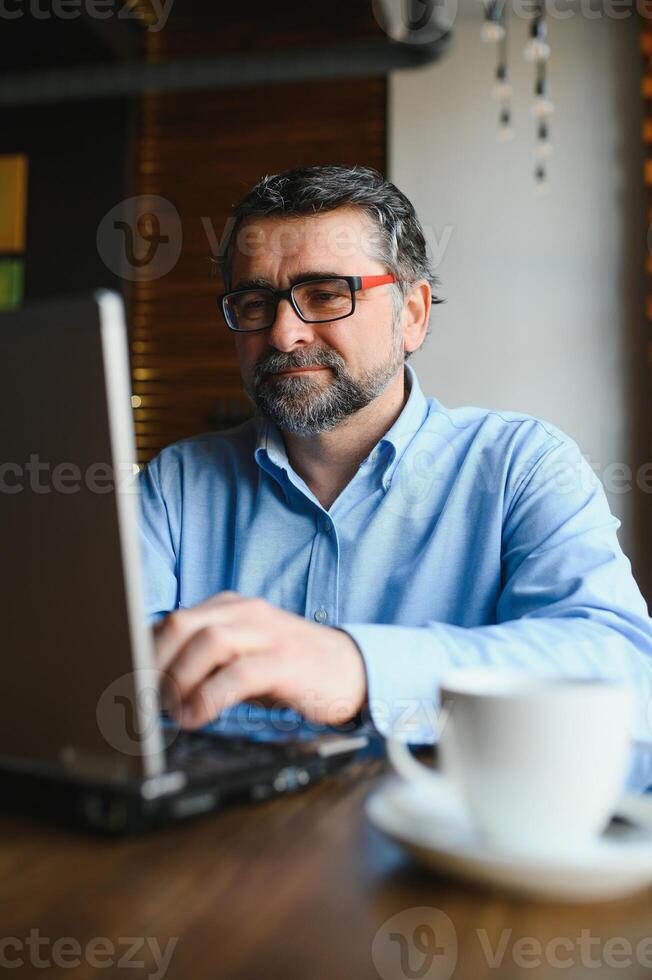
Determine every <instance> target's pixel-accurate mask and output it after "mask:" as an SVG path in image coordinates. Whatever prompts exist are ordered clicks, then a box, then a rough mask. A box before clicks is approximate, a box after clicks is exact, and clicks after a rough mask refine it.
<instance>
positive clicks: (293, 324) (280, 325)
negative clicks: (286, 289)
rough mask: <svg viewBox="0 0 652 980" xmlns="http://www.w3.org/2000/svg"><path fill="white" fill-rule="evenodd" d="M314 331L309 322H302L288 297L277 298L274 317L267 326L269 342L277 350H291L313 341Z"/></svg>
mask: <svg viewBox="0 0 652 980" xmlns="http://www.w3.org/2000/svg"><path fill="white" fill-rule="evenodd" d="M314 341H315V332H314V330H313V325H312V324H311V323H304V321H303V320H302V319H301V317H300V316H299V315H298V314H297V313H296V311H295V310H294V308H293V306H292V304H291V303H290V301H289V300H288V299H285V298H283V299H281V300H279V304H278V307H277V309H276V319H275V320H274V323H273V324H272V326H271V327H270V328H269V342H270V344H271V345H272V346H273V347H276V348H277V349H278V350H284V351H288V350H292V349H293V348H294V347H297V346H300V347H304V346H307V345H309V344H312V343H314Z"/></svg>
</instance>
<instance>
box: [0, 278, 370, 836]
mask: <svg viewBox="0 0 652 980" xmlns="http://www.w3.org/2000/svg"><path fill="white" fill-rule="evenodd" d="M130 395H131V391H130V372H129V360H128V350H127V338H126V329H125V322H124V311H123V305H122V300H121V298H120V297H119V296H118V295H117V294H115V293H111V292H104V291H103V292H97V293H95V294H93V295H87V296H79V297H72V298H70V299H63V300H62V299H57V300H55V301H52V302H44V303H40V304H37V305H34V306H32V307H25V308H23V309H20V310H17V311H12V312H10V313H4V314H2V315H0V420H1V421H0V426H1V429H0V432H1V443H0V444H1V446H2V451H1V454H0V540H1V541H2V548H3V562H2V569H3V571H2V589H3V600H4V601H3V610H4V614H3V630H2V640H3V647H4V649H3V658H2V660H3V678H4V685H3V686H4V698H3V702H4V703H3V712H2V724H1V727H0V770H1V775H0V778H1V779H2V780H3V783H4V784H5V788H6V789H8V790H9V792H8V793H3V798H5V799H8V800H10V802H11V803H12V804H16V805H17V806H18V807H19V809H24V808H25V807H26V808H27V809H34V808H38V809H39V811H41V812H43V811H45V812H46V813H48V814H51V816H53V817H55V818H59V817H61V818H63V819H65V820H70V819H73V820H74V821H75V822H78V823H82V824H86V825H87V826H91V827H94V828H96V829H100V830H109V831H126V830H141V829H145V828H147V827H149V826H153V825H156V824H159V823H164V822H166V821H168V820H170V819H179V818H181V817H186V816H189V815H192V814H195V813H199V812H204V811H207V810H212V809H215V808H216V807H218V806H221V805H222V804H224V803H226V802H229V801H231V800H234V799H239V798H242V797H250V798H253V799H261V798H265V797H267V796H270V795H272V794H274V793H278V792H287V791H288V790H292V789H295V788H299V787H301V786H304V785H307V784H309V783H310V782H312V781H313V780H315V779H317V778H319V777H321V776H323V775H324V774H325V773H327V772H328V771H329V770H330V769H331V768H335V767H339V766H340V765H341V764H342V763H343V762H346V761H348V760H349V759H350V758H351V757H352V756H353V755H354V754H355V753H356V752H358V751H359V750H360V749H361V748H362V747H363V746H364V745H366V743H367V738H366V736H365V735H364V734H363V733H361V732H354V733H347V734H342V733H338V732H334V731H332V730H329V731H322V732H317V731H313V732H312V733H310V735H309V736H306V734H305V732H304V733H302V735H301V737H296V738H287V737H283V735H282V734H280V735H279V739H278V740H277V739H275V738H273V737H270V738H267V739H266V740H261V739H259V738H253V739H252V738H250V737H248V735H247V732H246V730H243V732H242V733H241V737H240V736H239V735H238V734H237V733H236V734H235V735H234V733H233V731H232V730H231V731H230V732H229V733H225V732H224V731H220V730H219V729H216V727H215V726H213V727H210V726H209V728H208V729H205V730H202V731H199V732H197V733H188V732H179V731H178V729H175V728H174V726H172V725H169V724H167V725H166V724H165V722H164V720H163V719H162V717H161V712H160V706H159V699H158V689H157V673H156V671H155V669H154V660H153V648H152V638H151V633H150V628H149V626H148V625H147V623H146V621H145V616H144V602H143V586H142V582H141V566H140V556H139V550H138V520H139V498H138V483H137V478H136V476H135V472H136V467H135V461H136V451H135V441H134V435H133V423H132V415H131V401H130ZM256 730H257V731H260V726H258V725H257V726H256Z"/></svg>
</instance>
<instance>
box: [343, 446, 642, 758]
mask: <svg viewBox="0 0 652 980" xmlns="http://www.w3.org/2000/svg"><path fill="white" fill-rule="evenodd" d="M618 527H619V521H618V520H617V519H616V518H615V517H613V516H612V515H611V513H610V511H609V506H608V503H607V500H606V497H605V494H604V491H603V489H602V485H601V484H600V482H599V480H598V479H597V477H596V476H595V474H594V473H593V471H592V470H591V468H590V467H589V466H588V464H587V463H586V461H585V460H584V459H583V457H582V455H581V453H580V452H579V449H578V448H577V446H576V445H575V444H574V443H572V442H571V441H570V440H566V441H561V440H558V439H556V440H555V441H554V444H553V445H551V446H549V447H548V448H547V449H545V450H544V452H543V454H542V456H541V457H540V458H539V459H538V460H537V462H536V463H535V464H534V465H533V466H531V468H530V470H529V471H528V472H527V473H526V475H525V476H524V477H523V479H522V480H521V482H520V483H518V482H516V483H515V489H514V491H513V493H512V494H511V496H510V497H509V499H507V498H506V504H505V511H504V516H503V534H502V554H501V571H502V579H501V581H502V588H501V592H500V596H499V600H498V602H497V605H496V622H495V623H492V624H490V625H486V626H478V627H472V628H468V627H460V626H455V625H451V624H448V623H441V622H435V621H432V620H428V621H426V622H425V623H423V624H421V625H418V626H395V625H382V624H378V625H376V624H355V623H354V624H346V625H343V626H342V627H341V628H342V629H343V630H345V631H346V632H347V633H348V634H349V635H350V636H351V637H352V638H353V640H354V641H355V642H356V644H357V645H358V647H359V649H360V651H361V653H362V656H363V659H364V662H365V667H366V672H367V681H368V712H369V714H370V716H371V720H372V721H373V724H374V725H375V727H376V728H377V729H378V730H379V731H380V732H381V733H382V734H384V735H387V734H388V732H389V731H390V730H391V729H394V730H395V731H397V732H398V733H400V734H401V735H402V737H404V738H405V739H407V740H409V741H413V742H428V741H434V740H436V738H437V710H438V701H437V689H438V685H439V683H440V681H441V679H442V677H443V676H444V675H445V674H446V673H447V672H448V671H449V670H451V669H453V668H458V667H480V666H482V667H495V668H507V669H512V670H522V671H527V672H529V673H530V674H532V675H539V676H552V675H555V676H572V677H578V678H579V677H583V678H603V679H613V680H618V681H621V682H625V683H626V684H627V685H628V686H629V687H630V689H631V690H632V692H633V695H634V702H635V711H634V713H633V720H632V729H633V730H632V735H633V737H634V738H635V739H637V740H639V741H643V742H650V741H652V621H651V620H650V618H649V616H648V612H647V607H646V605H645V601H644V600H643V597H642V596H641V593H640V592H639V589H638V587H637V585H636V583H635V581H634V578H633V576H632V572H631V567H630V564H629V561H628V559H627V558H626V557H625V555H624V554H623V552H622V550H621V548H620V545H619V543H618V538H617V535H616V531H617V529H618Z"/></svg>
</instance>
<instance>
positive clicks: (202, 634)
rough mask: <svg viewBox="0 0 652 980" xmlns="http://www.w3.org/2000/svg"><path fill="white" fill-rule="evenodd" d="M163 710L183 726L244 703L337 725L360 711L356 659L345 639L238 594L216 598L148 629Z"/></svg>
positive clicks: (362, 683) (361, 686)
mask: <svg viewBox="0 0 652 980" xmlns="http://www.w3.org/2000/svg"><path fill="white" fill-rule="evenodd" d="M154 635H155V643H156V661H157V666H158V668H159V669H160V670H161V672H162V674H163V675H164V676H163V680H162V695H163V703H164V706H165V707H167V708H168V709H169V710H170V711H171V712H172V713H173V714H174V715H175V716H176V718H177V719H178V721H179V723H180V724H181V725H182V726H183V727H184V728H196V727H198V726H200V725H205V724H206V723H207V722H209V721H212V720H213V719H214V718H215V717H216V715H218V714H219V713H220V712H221V711H223V710H224V709H225V708H228V707H229V706H230V705H232V704H237V703H238V702H240V701H245V700H247V699H250V698H264V699H265V700H272V701H282V702H283V704H286V705H289V706H291V707H293V708H294V709H295V710H297V711H298V712H299V713H300V714H302V715H303V716H304V717H306V718H307V719H308V720H310V721H315V722H319V723H320V724H329V725H335V724H342V723H344V722H345V721H348V719H349V718H352V717H353V716H354V715H355V714H356V713H357V712H358V711H360V709H361V708H362V706H363V705H364V702H365V699H366V694H367V680H366V673H365V668H364V662H363V659H362V655H361V654H360V651H359V650H358V647H357V646H356V644H355V643H354V641H353V640H352V639H351V637H350V636H348V635H347V634H346V633H344V632H342V631H341V630H337V629H333V628H332V627H329V626H321V625H318V624H317V623H311V622H309V621H308V620H306V619H303V618H302V617H301V616H296V615H295V614H294V613H289V612H285V611H284V610H282V609H277V608H276V607H275V606H272V605H270V603H268V602H266V601H265V600H264V599H251V598H247V597H245V596H241V595H239V594H238V593H237V592H219V593H218V594H217V595H215V596H212V597H211V598H210V599H207V600H206V601H205V602H202V603H200V604H199V605H198V606H195V607H194V608H193V609H179V610H176V611H175V612H173V613H170V614H169V615H168V616H166V617H165V619H163V620H161V621H160V622H158V623H156V625H155V627H154Z"/></svg>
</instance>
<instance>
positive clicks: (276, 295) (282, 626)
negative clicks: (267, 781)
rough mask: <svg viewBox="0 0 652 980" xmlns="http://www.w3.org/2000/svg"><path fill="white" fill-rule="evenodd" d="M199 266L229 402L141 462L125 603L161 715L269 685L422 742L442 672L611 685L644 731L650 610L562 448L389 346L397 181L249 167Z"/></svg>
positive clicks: (276, 697) (575, 456)
mask: <svg viewBox="0 0 652 980" xmlns="http://www.w3.org/2000/svg"><path fill="white" fill-rule="evenodd" d="M235 219H236V220H235V224H234V226H233V228H232V232H231V237H230V239H229V243H228V246H227V248H226V250H225V252H224V257H223V260H222V273H223V278H224V283H225V289H226V293H225V295H224V296H223V297H222V298H221V300H220V307H221V311H222V316H223V318H224V324H223V329H226V328H227V327H228V328H230V329H231V330H232V331H233V337H234V340H235V347H236V351H237V356H238V361H239V365H240V370H241V374H242V381H243V385H244V388H245V390H246V392H247V394H248V396H249V398H250V400H251V401H252V403H253V405H254V406H255V408H256V416H255V418H254V419H252V420H250V421H249V422H246V423H245V424H244V425H241V426H239V427H237V428H235V429H232V430H229V431H227V432H221V433H211V434H208V435H205V436H199V437H196V438H194V439H189V440H185V441H183V442H181V443H178V444H176V445H173V446H170V447H168V448H167V449H165V450H164V451H163V452H162V453H161V454H160V456H158V457H157V458H156V459H155V460H154V461H152V463H150V465H149V466H148V467H147V469H146V471H145V472H144V474H143V477H142V491H143V548H144V561H145V570H146V581H147V588H148V614H149V615H150V617H151V618H152V619H154V620H157V622H156V626H155V632H156V650H157V658H158V663H159V666H160V668H161V670H162V671H163V672H164V675H165V677H166V679H167V680H166V682H165V685H164V688H163V692H164V699H167V702H168V704H169V706H170V708H171V710H173V712H174V713H175V714H176V716H177V717H178V718H179V720H180V722H181V724H182V725H183V726H184V727H190V728H192V727H196V726H199V725H202V724H204V723H206V722H208V721H209V720H211V719H213V718H215V717H216V716H217V715H219V714H220V712H222V711H223V710H224V709H225V708H226V707H228V706H231V705H233V704H236V703H239V702H242V701H245V700H256V699H262V700H263V701H265V702H266V703H269V702H283V703H284V704H288V705H290V706H292V707H293V708H295V709H296V710H297V711H298V712H299V713H300V714H301V715H303V716H304V717H305V718H307V719H309V720H311V721H314V722H319V723H322V722H326V723H329V724H337V723H343V722H346V721H347V720H348V719H351V718H353V717H354V716H357V715H358V714H359V713H360V712H368V714H369V716H370V718H371V721H372V722H373V724H375V725H376V727H377V728H378V729H379V730H380V731H381V732H382V733H387V731H388V730H389V729H390V727H392V726H397V725H401V726H402V728H403V730H404V731H406V732H409V737H410V738H412V739H413V740H415V741H417V740H424V741H427V740H431V739H432V738H433V736H434V734H435V732H434V724H433V713H432V710H429V708H431V706H432V704H433V703H434V700H435V696H436V688H437V684H438V681H439V679H440V678H441V677H442V675H443V674H444V673H445V672H447V671H448V670H449V669H450V668H452V667H458V666H473V665H491V666H494V667H496V668H516V669H520V670H526V671H530V672H531V673H536V674H539V675H573V676H582V677H606V678H616V679H621V680H624V681H625V682H626V683H627V684H629V685H630V686H631V688H632V690H633V691H634V692H635V693H636V708H637V710H636V717H635V720H634V725H633V729H634V734H635V735H636V736H637V737H639V738H643V739H647V738H649V737H650V727H649V723H648V702H649V699H650V695H651V694H652V628H651V625H652V624H651V622H650V620H649V618H648V615H647V610H646V606H645V603H644V601H643V599H642V597H641V595H640V592H639V591H638V588H637V586H636V584H635V582H634V580H633V578H632V575H631V571H630V566H629V562H628V561H627V559H626V558H625V556H624V555H623V554H622V552H621V550H620V547H619V544H618V541H617V538H616V529H617V526H618V522H617V520H616V519H615V518H613V517H612V516H611V515H610V513H609V510H608V507H607V504H606V500H605V497H604V493H603V491H602V488H601V486H600V485H599V483H598V481H597V480H596V478H595V477H594V475H593V473H592V471H591V470H590V468H589V467H588V466H587V465H586V463H585V462H584V460H583V459H582V457H581V455H580V453H579V450H578V449H577V447H576V446H575V445H574V444H573V443H572V442H571V441H570V440H569V439H568V438H567V437H566V436H564V435H563V434H562V433H561V432H559V431H558V430H556V429H555V428H553V427H551V426H550V425H547V424H545V423H543V422H540V421H537V420H535V419H532V418H529V417H527V416H523V415H515V414H505V413H502V414H500V413H497V412H492V411H486V410H481V409H475V408H463V409H455V410H452V411H448V410H447V409H445V408H444V407H443V406H442V405H441V404H440V403H439V402H438V401H437V400H436V399H434V398H429V399H426V398H425V397H424V395H423V394H422V392H421V389H420V387H419V383H418V381H417V377H416V374H415V373H414V371H413V370H412V368H411V366H408V365H406V364H405V361H406V360H407V358H408V357H409V355H410V354H412V353H413V352H414V351H416V350H418V348H419V347H420V346H421V344H422V343H423V341H424V338H425V336H426V333H427V329H428V323H429V316H430V312H431V303H432V286H433V283H434V277H433V275H432V273H431V271H430V268H429V263H428V258H427V253H426V246H425V241H424V235H423V231H422V228H421V226H420V224H419V221H418V219H417V217H416V215H415V212H414V208H413V207H412V205H411V203H410V202H409V201H408V199H407V198H406V197H405V196H404V195H403V194H402V193H401V192H400V191H399V190H398V189H397V188H396V187H395V186H394V185H393V184H391V183H389V182H388V181H386V180H385V179H384V178H383V177H382V176H381V175H380V174H379V173H377V172H376V171H373V170H369V169H366V168H363V167H354V168H352V169H350V168H346V167H337V166H328V167H308V168H304V169H299V170H294V171H288V172H286V173H283V174H278V175H275V176H271V177H265V178H264V179H263V180H261V181H260V182H259V183H258V184H257V185H256V186H255V187H254V188H253V189H252V190H251V192H250V193H249V194H248V195H247V196H246V197H245V199H244V201H243V202H242V203H241V204H240V205H239V207H238V208H237V210H236V211H235Z"/></svg>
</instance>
